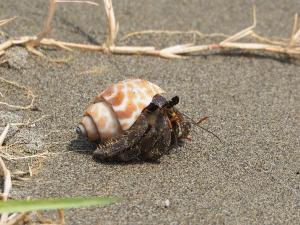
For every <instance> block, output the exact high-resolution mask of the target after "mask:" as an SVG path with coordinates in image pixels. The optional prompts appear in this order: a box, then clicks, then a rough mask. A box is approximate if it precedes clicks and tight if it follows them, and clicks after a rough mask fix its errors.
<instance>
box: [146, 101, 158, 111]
mask: <svg viewBox="0 0 300 225" xmlns="http://www.w3.org/2000/svg"><path fill="white" fill-rule="evenodd" d="M157 108H158V106H157V105H155V104H154V103H152V102H151V103H150V105H149V106H148V107H147V109H148V110H149V111H150V112H154V111H155V110H157Z"/></svg>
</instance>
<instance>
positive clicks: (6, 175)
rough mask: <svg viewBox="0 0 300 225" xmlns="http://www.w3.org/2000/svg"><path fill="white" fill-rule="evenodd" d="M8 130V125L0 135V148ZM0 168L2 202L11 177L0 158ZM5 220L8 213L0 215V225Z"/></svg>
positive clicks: (6, 197)
mask: <svg viewBox="0 0 300 225" xmlns="http://www.w3.org/2000/svg"><path fill="white" fill-rule="evenodd" d="M8 130H9V124H8V125H7V126H6V127H5V129H4V131H3V132H2V134H1V135H0V148H1V146H2V144H3V142H4V139H5V137H6V135H7V133H8ZM0 168H1V175H2V176H3V178H4V187H3V192H2V201H7V199H8V195H9V192H10V189H11V187H12V183H11V175H10V171H9V170H8V169H7V168H6V166H5V163H4V161H3V160H2V158H1V157H0ZM7 218H8V213H3V214H2V215H1V219H0V225H2V224H3V225H5V224H6V221H7Z"/></svg>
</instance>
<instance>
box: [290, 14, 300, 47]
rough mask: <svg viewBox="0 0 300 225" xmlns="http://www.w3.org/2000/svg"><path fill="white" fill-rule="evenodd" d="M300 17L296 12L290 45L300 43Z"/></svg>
mask: <svg viewBox="0 0 300 225" xmlns="http://www.w3.org/2000/svg"><path fill="white" fill-rule="evenodd" d="M298 19H299V17H298V14H297V13H296V14H295V17H294V25H293V30H292V35H291V40H290V43H289V47H293V46H294V45H297V44H300V27H299V28H298ZM297 42H299V43H297Z"/></svg>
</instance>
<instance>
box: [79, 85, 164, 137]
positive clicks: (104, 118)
mask: <svg viewBox="0 0 300 225" xmlns="http://www.w3.org/2000/svg"><path fill="white" fill-rule="evenodd" d="M162 93H164V91H163V90H162V89H161V88H160V87H158V86H157V85H155V84H153V83H151V82H149V81H146V80H141V79H129V80H124V81H120V82H118V83H116V84H112V85H111V86H109V87H108V88H107V89H106V90H104V91H103V92H101V93H100V94H99V95H98V96H97V97H96V98H95V100H94V103H93V104H92V105H90V106H89V107H88V108H87V109H86V111H85V113H84V116H83V118H82V121H81V123H80V124H79V126H78V128H77V132H78V133H81V134H82V135H84V136H87V137H88V139H89V140H93V141H95V140H101V141H106V140H108V139H110V138H113V137H116V136H118V135H120V134H122V132H123V131H125V130H127V129H129V128H130V127H131V126H132V125H133V124H134V122H135V121H136V120H137V118H138V117H139V116H140V114H141V112H142V111H143V109H144V108H145V107H147V106H148V105H149V104H150V103H151V101H152V98H153V97H154V96H155V95H157V94H162Z"/></svg>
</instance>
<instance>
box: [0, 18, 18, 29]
mask: <svg viewBox="0 0 300 225" xmlns="http://www.w3.org/2000/svg"><path fill="white" fill-rule="evenodd" d="M16 18H17V17H16V16H14V17H11V18H9V19H4V20H0V27H1V26H3V25H5V24H7V23H9V22H11V21H13V20H14V19H16Z"/></svg>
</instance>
